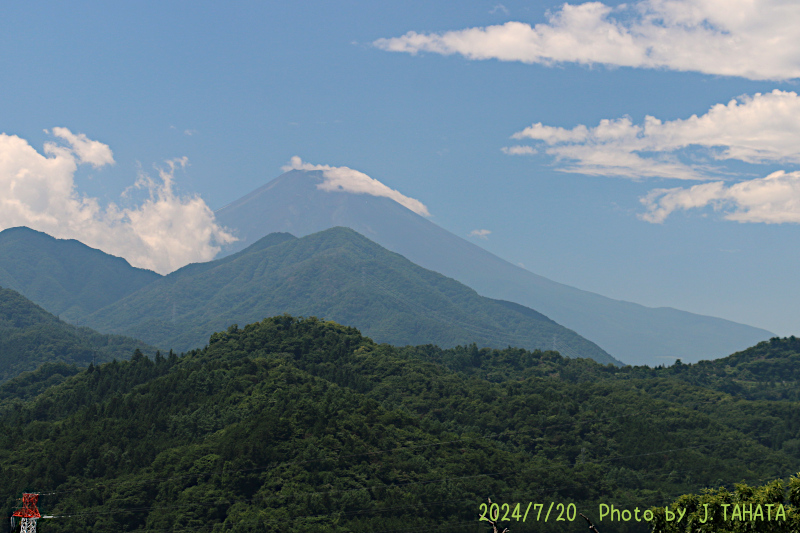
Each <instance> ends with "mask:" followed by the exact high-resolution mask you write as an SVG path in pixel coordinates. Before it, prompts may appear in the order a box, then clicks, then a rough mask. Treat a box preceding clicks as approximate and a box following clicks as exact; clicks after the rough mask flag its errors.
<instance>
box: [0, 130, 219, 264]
mask: <svg viewBox="0 0 800 533" xmlns="http://www.w3.org/2000/svg"><path fill="white" fill-rule="evenodd" d="M52 132H53V135H55V136H56V137H58V138H60V139H63V140H64V141H65V142H66V143H67V146H64V145H58V144H56V143H54V142H48V143H46V144H45V147H44V154H45V155H42V154H40V153H39V152H37V151H36V150H35V149H34V148H33V147H32V146H31V145H30V144H28V142H27V141H25V140H24V139H21V138H20V137H17V136H16V135H6V134H5V133H2V134H0V230H2V229H6V228H10V227H14V226H28V227H30V228H33V229H36V230H38V231H43V232H45V233H48V234H50V235H52V236H54V237H57V238H64V239H77V240H79V241H81V242H83V243H85V244H87V245H89V246H92V247H94V248H99V249H100V250H103V251H104V252H106V253H109V254H112V255H116V256H120V257H124V258H125V259H127V260H128V261H129V262H130V263H131V264H132V265H134V266H138V267H142V268H149V269H152V270H155V271H157V272H160V273H162V274H165V273H168V272H171V271H173V270H175V269H177V268H179V267H181V266H184V265H186V264H187V263H190V262H196V261H207V260H210V259H213V257H214V256H215V255H216V254H217V252H218V251H219V246H220V245H222V244H225V243H229V242H232V241H234V240H235V239H234V237H233V236H232V235H230V234H229V233H228V232H226V231H225V230H224V229H223V228H221V227H220V226H218V225H217V224H216V222H215V221H214V214H213V212H212V211H211V209H209V207H208V206H207V205H206V204H205V202H204V201H203V200H202V199H201V198H200V197H199V196H197V195H195V196H181V195H178V194H176V193H175V191H174V187H173V183H174V175H173V174H174V170H175V168H176V165H180V166H185V165H186V158H182V159H176V160H172V161H168V162H167V167H166V168H162V169H160V170H159V171H158V174H159V177H158V179H153V178H151V177H149V176H147V175H146V174H143V173H140V175H139V177H138V179H137V180H136V183H135V185H134V186H135V187H137V188H143V189H145V190H147V192H148V193H149V195H148V198H147V199H146V200H145V201H144V202H142V203H141V204H140V205H138V206H136V207H130V208H121V207H119V206H117V205H116V204H114V203H111V204H109V205H108V206H107V207H105V208H103V207H101V206H100V204H99V202H98V200H97V199H96V198H90V197H86V196H82V195H81V194H79V193H78V192H77V191H76V189H75V181H74V175H75V172H76V171H77V168H78V165H79V164H82V163H88V164H91V165H92V166H94V167H95V168H99V167H102V166H104V165H110V164H113V163H114V159H113V155H112V152H111V149H110V148H109V147H108V146H107V145H105V144H103V143H100V142H98V141H92V140H89V139H88V138H87V137H86V136H85V135H84V134H73V133H72V132H71V131H69V130H68V129H66V128H53V130H52Z"/></svg>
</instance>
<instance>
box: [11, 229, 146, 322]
mask: <svg viewBox="0 0 800 533" xmlns="http://www.w3.org/2000/svg"><path fill="white" fill-rule="evenodd" d="M160 277H161V276H160V275H159V274H157V273H155V272H153V271H151V270H144V269H141V268H135V267H132V266H131V265H130V264H129V263H128V262H127V261H126V260H125V259H122V258H121V257H114V256H113V255H109V254H107V253H104V252H101V251H100V250H96V249H94V248H90V247H89V246H86V245H85V244H83V243H81V242H79V241H76V240H72V239H69V240H65V239H56V238H53V237H51V236H50V235H47V234H46V233H42V232H40V231H35V230H32V229H30V228H26V227H17V228H9V229H6V230H4V231H1V232H0V286H2V287H5V288H7V289H13V290H15V291H17V292H19V293H20V294H22V295H23V296H25V297H26V298H28V299H29V300H31V301H33V302H34V303H36V304H37V305H40V306H42V307H43V308H45V309H47V310H48V311H49V312H51V313H53V314H54V315H58V316H59V317H62V318H64V319H65V320H67V321H69V322H72V323H76V322H79V321H80V318H81V317H83V316H85V315H86V314H88V313H92V312H94V311H97V310H98V309H100V308H102V307H105V306H106V305H109V304H111V303H113V302H115V301H117V300H119V299H120V298H122V297H124V296H127V295H128V294H130V293H132V292H135V291H136V290H138V289H140V288H141V287H144V286H145V285H147V284H149V283H152V282H153V281H155V280H157V279H159V278H160Z"/></svg>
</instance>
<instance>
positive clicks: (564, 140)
mask: <svg viewBox="0 0 800 533" xmlns="http://www.w3.org/2000/svg"><path fill="white" fill-rule="evenodd" d="M798 116H800V97H798V95H797V93H794V92H784V91H778V90H775V91H772V92H771V93H767V94H761V93H756V94H755V95H753V96H742V97H740V98H738V99H734V100H731V101H730V102H728V103H727V104H717V105H715V106H713V107H712V108H711V109H709V111H708V112H707V113H705V114H704V115H701V116H697V115H692V116H691V117H689V118H687V119H677V120H670V121H665V122H662V121H661V120H659V119H657V118H655V117H651V116H648V117H645V119H644V122H643V123H642V124H634V123H633V122H632V121H631V119H630V118H627V117H625V118H617V119H605V120H602V121H600V124H599V125H597V126H595V127H592V128H590V127H587V126H585V125H583V124H581V125H578V126H576V127H574V128H572V129H566V128H559V127H553V126H546V125H543V124H542V123H536V124H533V125H531V126H529V127H527V128H525V129H524V130H522V131H519V132H517V133H515V134H514V135H513V136H512V138H513V139H517V140H530V141H534V142H536V143H537V145H536V146H530V145H516V146H511V147H506V148H504V149H503V151H504V152H505V153H507V154H511V155H526V154H534V153H539V152H543V153H545V154H548V155H550V156H552V157H554V158H555V160H556V163H557V165H558V167H557V168H558V169H559V170H563V171H566V172H576V173H582V174H589V175H601V176H622V177H627V178H633V179H639V178H649V177H663V178H676V179H689V180H706V179H710V178H712V177H714V176H719V169H714V168H712V167H711V165H712V164H719V163H720V162H722V161H724V160H738V161H744V162H746V163H753V164H762V163H792V164H798V163H800V121H798V120H797V118H796V117H798ZM687 148H697V149H699V150H700V154H694V155H695V159H696V158H697V156H698V155H699V156H700V157H701V158H704V160H701V161H700V162H697V161H696V160H695V161H691V162H683V161H682V160H681V158H680V155H681V151H682V150H684V149H687Z"/></svg>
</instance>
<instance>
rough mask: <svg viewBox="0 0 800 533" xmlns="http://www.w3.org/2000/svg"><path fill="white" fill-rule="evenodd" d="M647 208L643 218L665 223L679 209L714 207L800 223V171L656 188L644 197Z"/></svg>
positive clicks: (732, 215)
mask: <svg viewBox="0 0 800 533" xmlns="http://www.w3.org/2000/svg"><path fill="white" fill-rule="evenodd" d="M640 201H641V202H642V204H644V206H645V207H646V208H647V212H646V213H643V214H641V215H639V218H641V219H642V220H645V221H647V222H652V223H661V222H664V220H665V219H666V218H667V217H668V216H669V215H670V214H672V213H673V212H675V211H677V210H689V209H701V208H704V207H708V206H710V207H712V208H713V209H714V211H718V212H722V213H723V216H724V218H726V219H727V220H735V221H737V222H763V223H767V224H782V223H794V224H800V172H789V173H787V172H785V171H782V170H781V171H778V172H773V173H772V174H770V175H769V176H766V177H764V178H757V179H753V180H747V181H742V182H739V183H735V184H733V185H726V184H725V183H724V182H721V181H719V182H713V183H702V184H699V185H695V186H694V187H689V188H681V187H678V188H674V189H656V190H654V191H651V192H650V194H648V195H647V196H645V197H643V198H641V199H640Z"/></svg>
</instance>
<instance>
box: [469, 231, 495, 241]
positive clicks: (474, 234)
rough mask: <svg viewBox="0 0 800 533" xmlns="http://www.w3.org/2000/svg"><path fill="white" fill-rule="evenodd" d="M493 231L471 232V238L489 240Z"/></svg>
mask: <svg viewBox="0 0 800 533" xmlns="http://www.w3.org/2000/svg"><path fill="white" fill-rule="evenodd" d="M491 233H492V232H491V231H490V230H488V229H474V230H472V231H470V232H469V236H470V237H477V238H479V239H488V238H489V235H491Z"/></svg>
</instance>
